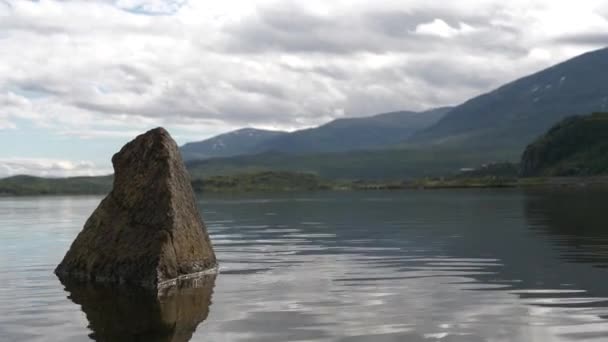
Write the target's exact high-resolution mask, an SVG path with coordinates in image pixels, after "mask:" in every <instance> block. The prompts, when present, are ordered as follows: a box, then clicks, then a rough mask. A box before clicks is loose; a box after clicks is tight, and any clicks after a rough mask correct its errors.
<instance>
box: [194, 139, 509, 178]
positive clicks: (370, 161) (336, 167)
mask: <svg viewBox="0 0 608 342" xmlns="http://www.w3.org/2000/svg"><path fill="white" fill-rule="evenodd" d="M495 154H496V153H495V151H489V152H484V151H463V150H461V149H450V148H447V147H442V148H428V149H411V150H408V149H382V150H361V151H346V152H333V153H307V154H287V153H277V152H266V153H261V154H256V155H243V156H235V157H227V158H213V159H207V160H196V161H190V162H188V163H187V165H186V166H187V167H188V171H189V172H190V175H191V176H192V178H193V179H197V178H203V179H205V178H207V177H210V176H218V175H225V176H226V175H238V174H242V173H257V172H264V171H289V172H299V173H312V174H316V175H318V176H319V177H321V178H322V179H328V180H411V179H416V178H422V177H438V176H449V175H454V174H457V173H459V172H460V170H461V169H465V168H467V169H468V168H474V167H476V166H478V165H482V164H484V163H498V162H502V161H504V160H501V159H496V158H495ZM501 154H502V153H501ZM510 157H511V159H516V158H517V157H515V156H510Z"/></svg>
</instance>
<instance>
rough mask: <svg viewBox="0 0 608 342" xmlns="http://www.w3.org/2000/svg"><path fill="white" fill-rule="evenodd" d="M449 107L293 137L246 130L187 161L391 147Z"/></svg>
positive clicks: (188, 148)
mask: <svg viewBox="0 0 608 342" xmlns="http://www.w3.org/2000/svg"><path fill="white" fill-rule="evenodd" d="M449 110H450V107H443V108H436V109H432V110H428V111H425V112H410V111H400V112H392V113H385V114H379V115H374V116H370V117H362V118H345V119H338V120H334V121H331V122H329V123H327V124H325V125H322V126H319V127H316V128H310V129H304V130H299V131H295V132H292V133H287V132H279V131H266V130H258V129H253V128H245V129H241V130H238V131H234V132H230V133H226V134H222V135H218V136H216V137H213V138H211V139H207V140H204V141H200V142H193V143H188V144H185V145H184V146H182V148H181V151H182V156H183V157H184V159H185V160H203V159H210V158H215V157H232V156H238V155H247V154H257V153H262V152H268V151H276V152H284V153H324V152H340V151H352V150H364V149H374V148H382V147H389V146H391V145H395V144H398V143H401V142H403V141H405V140H406V139H407V138H409V137H410V136H411V135H412V134H413V133H415V132H417V131H419V130H421V129H424V128H427V127H429V126H430V125H432V124H434V123H435V122H437V121H438V120H439V119H440V118H441V117H442V116H443V115H445V113H447V112H448V111H449Z"/></svg>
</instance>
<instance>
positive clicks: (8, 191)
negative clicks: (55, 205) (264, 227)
mask: <svg viewBox="0 0 608 342" xmlns="http://www.w3.org/2000/svg"><path fill="white" fill-rule="evenodd" d="M192 187H193V189H194V191H195V192H197V193H222V192H232V193H245V192H290V191H292V192H293V191H366V190H407V189H462V188H532V187H607V188H608V176H596V177H537V178H517V177H502V176H479V175H477V176H468V177H462V176H459V177H447V178H420V179H415V180H410V181H365V180H355V181H337V180H324V179H321V178H320V177H318V176H317V175H315V174H310V173H293V172H278V171H266V172H257V173H245V174H240V175H231V176H212V177H207V178H204V179H200V178H198V179H193V181H192ZM111 188H112V176H104V177H74V178H39V177H30V176H15V177H10V178H4V179H0V195H2V196H35V195H85V194H98V195H103V194H106V193H108V192H109V191H110V190H111Z"/></svg>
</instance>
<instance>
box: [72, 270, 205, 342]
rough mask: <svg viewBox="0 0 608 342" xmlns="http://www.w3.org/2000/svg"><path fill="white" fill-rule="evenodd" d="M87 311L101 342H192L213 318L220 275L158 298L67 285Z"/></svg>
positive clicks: (134, 291)
mask: <svg viewBox="0 0 608 342" xmlns="http://www.w3.org/2000/svg"><path fill="white" fill-rule="evenodd" d="M61 282H62V283H63V285H64V286H65V289H66V291H67V292H69V295H68V298H69V299H71V300H72V301H73V302H74V303H76V304H78V305H80V306H81V309H82V311H83V312H84V313H85V314H86V316H87V319H88V321H89V329H90V330H92V333H91V334H90V335H89V337H90V338H91V339H93V340H95V341H156V342H161V341H162V342H166V341H172V342H173V341H175V342H177V341H189V340H190V339H191V338H192V335H193V334H194V331H195V330H196V328H197V326H198V325H199V324H200V323H201V322H203V321H204V320H205V319H206V318H207V316H208V315H209V307H210V305H211V295H212V293H213V287H214V285H215V275H205V276H202V277H199V278H196V279H191V280H188V281H181V282H180V283H179V284H178V285H175V286H172V287H168V288H164V289H162V290H159V291H158V292H151V291H149V290H145V289H140V288H131V287H128V288H127V287H118V286H108V285H100V284H92V283H78V282H72V281H67V280H64V279H61Z"/></svg>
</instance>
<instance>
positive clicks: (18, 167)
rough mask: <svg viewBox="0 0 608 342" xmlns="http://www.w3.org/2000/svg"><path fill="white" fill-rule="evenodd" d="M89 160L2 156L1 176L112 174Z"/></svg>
mask: <svg viewBox="0 0 608 342" xmlns="http://www.w3.org/2000/svg"><path fill="white" fill-rule="evenodd" d="M111 173H112V170H110V169H100V168H98V167H97V166H96V165H95V164H94V163H91V162H88V161H76V162H74V161H70V160H58V159H36V158H0V178H3V177H9V176H14V175H32V176H39V177H73V176H100V175H107V174H111Z"/></svg>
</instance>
